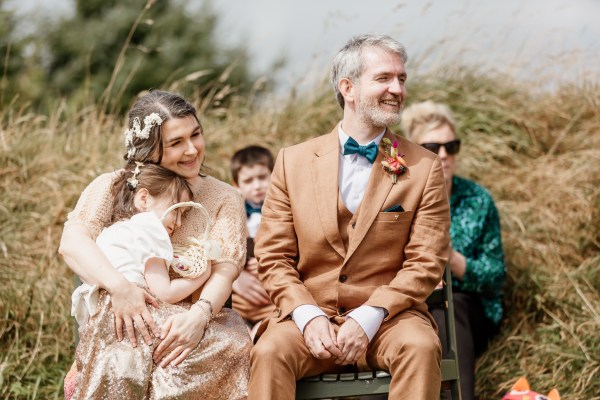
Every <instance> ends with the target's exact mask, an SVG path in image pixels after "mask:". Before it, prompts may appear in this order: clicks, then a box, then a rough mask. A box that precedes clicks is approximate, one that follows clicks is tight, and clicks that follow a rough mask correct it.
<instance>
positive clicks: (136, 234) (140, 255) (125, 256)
mask: <svg viewBox="0 0 600 400" xmlns="http://www.w3.org/2000/svg"><path fill="white" fill-rule="evenodd" d="M96 243H97V244H98V247H100V250H102V252H103V253H104V255H105V256H106V257H107V258H108V260H109V261H110V263H111V264H112V265H113V267H115V269H116V270H117V271H119V272H121V273H122V274H123V275H124V276H125V278H126V279H127V280H128V281H130V282H133V283H135V284H136V285H138V286H139V287H142V288H144V287H146V286H147V285H146V281H145V279H144V266H145V265H146V262H147V261H148V260H149V259H150V258H162V259H164V260H165V261H166V262H167V265H168V264H169V263H170V262H171V260H172V259H173V245H172V244H171V238H170V237H169V233H168V232H167V230H166V229H165V227H164V225H163V224H162V222H161V221H160V218H159V217H158V216H157V215H156V213H155V212H153V211H149V212H142V213H139V214H136V215H134V216H133V217H131V218H130V219H129V220H126V221H119V222H116V223H115V224H113V225H111V226H109V227H107V228H106V229H104V230H103V231H102V233H100V235H98V238H97V239H96ZM98 295H99V291H98V286H97V285H90V284H88V283H83V284H82V285H81V286H79V287H78V288H77V289H75V291H74V292H73V295H72V296H71V315H72V316H74V317H75V319H76V320H77V322H78V323H79V325H82V324H84V323H85V322H86V321H87V319H88V317H89V316H90V315H95V314H96V312H98Z"/></svg>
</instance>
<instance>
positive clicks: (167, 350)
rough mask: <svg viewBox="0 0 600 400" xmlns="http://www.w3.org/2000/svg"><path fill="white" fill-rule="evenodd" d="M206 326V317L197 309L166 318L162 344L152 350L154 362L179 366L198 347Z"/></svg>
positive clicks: (161, 336)
mask: <svg viewBox="0 0 600 400" xmlns="http://www.w3.org/2000/svg"><path fill="white" fill-rule="evenodd" d="M207 326H208V320H207V319H206V315H205V314H204V313H203V312H202V310H201V309H199V307H192V308H191V309H189V310H188V311H187V312H184V313H181V314H175V315H172V316H170V317H169V318H167V320H166V321H165V323H164V324H163V326H162V333H161V335H160V338H161V339H162V342H161V343H160V344H159V345H158V347H157V348H156V349H155V350H154V355H153V359H154V362H155V363H157V364H160V366H161V367H163V368H164V367H166V366H167V365H169V364H171V365H173V366H176V365H179V363H181V362H182V361H183V360H185V358H186V357H187V356H188V355H189V354H190V353H191V352H192V350H194V349H195V348H196V346H198V343H200V340H202V337H203V336H204V331H205V330H206V327H207Z"/></svg>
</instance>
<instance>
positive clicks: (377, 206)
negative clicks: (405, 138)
mask: <svg viewBox="0 0 600 400" xmlns="http://www.w3.org/2000/svg"><path fill="white" fill-rule="evenodd" d="M383 137H384V138H386V137H387V138H388V139H390V140H391V141H394V136H393V135H392V134H391V133H390V131H389V129H388V130H387V131H386V132H385V135H384V136H383ZM382 140H383V138H382ZM384 157H385V153H384V151H383V147H382V146H381V145H380V147H379V152H378V153H377V158H376V159H375V162H374V163H373V169H372V170H371V175H370V176H369V181H368V182H367V187H366V189H365V195H364V197H363V199H362V202H361V203H360V207H359V208H358V210H357V213H358V218H357V220H356V231H355V232H354V235H352V239H351V240H350V243H349V244H348V253H347V254H346V258H345V261H348V260H349V259H350V257H351V256H352V254H353V253H354V251H355V250H356V248H357V247H358V246H359V245H360V243H361V242H362V240H363V239H364V237H365V235H366V234H367V232H368V231H369V228H371V225H372V224H373V221H375V218H376V217H377V215H378V214H379V213H380V212H381V209H382V207H383V204H384V203H385V200H386V199H387V197H388V195H389V193H390V191H391V190H392V188H393V187H394V186H399V185H402V184H403V181H404V180H405V179H406V176H403V175H401V176H399V177H398V180H397V182H396V184H395V185H394V184H393V183H392V177H391V176H390V175H389V174H388V173H387V172H385V171H384V170H383V168H382V167H381V161H383V160H384ZM404 175H406V174H404Z"/></svg>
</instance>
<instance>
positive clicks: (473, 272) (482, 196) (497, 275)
mask: <svg viewBox="0 0 600 400" xmlns="http://www.w3.org/2000/svg"><path fill="white" fill-rule="evenodd" d="M450 214H451V217H452V223H451V225H450V238H451V239H452V247H453V248H454V250H456V251H458V252H459V253H461V254H462V255H464V256H465V258H466V259H467V270H466V271H465V275H464V278H463V280H462V282H461V281H459V280H458V279H456V278H453V279H452V286H453V287H454V288H455V290H458V291H463V292H475V293H478V294H479V295H480V296H481V299H482V303H483V308H484V311H485V315H486V316H487V317H488V318H489V319H490V320H491V321H493V322H494V323H495V324H496V325H497V324H498V323H499V322H500V320H501V319H502V285H503V284H504V276H505V268H504V254H503V252H502V237H501V234H500V219H499V217H498V210H497V209H496V206H495V205H494V200H493V199H492V196H491V195H490V194H489V192H488V191H487V190H486V189H485V188H483V187H482V186H480V185H478V184H476V183H475V182H473V181H470V180H467V179H464V178H461V177H458V176H454V177H453V178H452V194H451V195H450Z"/></svg>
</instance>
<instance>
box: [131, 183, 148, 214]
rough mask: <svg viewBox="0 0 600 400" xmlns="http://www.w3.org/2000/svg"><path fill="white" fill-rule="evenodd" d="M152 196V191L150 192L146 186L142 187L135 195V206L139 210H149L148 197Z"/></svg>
mask: <svg viewBox="0 0 600 400" xmlns="http://www.w3.org/2000/svg"><path fill="white" fill-rule="evenodd" d="M149 196H150V193H149V192H148V189H146V188H141V189H138V191H137V192H136V193H135V196H134V197H133V205H134V206H135V208H137V209H138V210H140V211H142V212H145V211H148V197H149Z"/></svg>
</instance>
